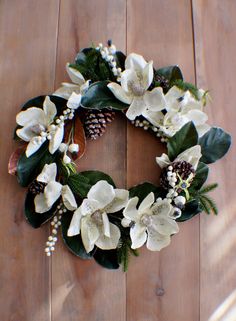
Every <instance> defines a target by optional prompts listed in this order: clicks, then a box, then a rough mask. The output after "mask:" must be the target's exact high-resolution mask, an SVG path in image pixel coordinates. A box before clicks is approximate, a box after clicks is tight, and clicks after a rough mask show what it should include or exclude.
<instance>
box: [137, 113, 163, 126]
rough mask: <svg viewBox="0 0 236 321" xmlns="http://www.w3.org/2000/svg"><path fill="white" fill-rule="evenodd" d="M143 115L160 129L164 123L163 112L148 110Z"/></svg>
mask: <svg viewBox="0 0 236 321" xmlns="http://www.w3.org/2000/svg"><path fill="white" fill-rule="evenodd" d="M142 115H143V117H144V118H146V119H147V120H148V121H149V122H150V123H151V124H152V125H154V126H157V127H159V126H161V124H162V123H163V118H164V114H163V113H162V112H161V111H151V110H148V109H147V110H145V111H144V112H143V113H142Z"/></svg>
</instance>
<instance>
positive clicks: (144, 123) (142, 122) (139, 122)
mask: <svg viewBox="0 0 236 321" xmlns="http://www.w3.org/2000/svg"><path fill="white" fill-rule="evenodd" d="M131 123H132V124H133V125H134V126H135V127H141V128H143V129H144V130H152V131H153V132H154V133H155V134H156V137H160V139H161V142H162V143H166V142H167V141H168V139H167V137H165V136H164V134H163V132H162V131H161V130H160V129H159V128H158V127H156V126H154V125H152V124H151V123H150V122H149V121H148V120H146V119H144V120H141V119H135V120H132V121H131Z"/></svg>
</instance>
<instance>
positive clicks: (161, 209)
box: [152, 200, 173, 215]
mask: <svg viewBox="0 0 236 321" xmlns="http://www.w3.org/2000/svg"><path fill="white" fill-rule="evenodd" d="M172 208H173V207H172V205H171V204H170V203H169V202H168V201H167V200H162V201H161V202H157V203H155V204H154V205H153V207H152V211H153V213H154V215H156V214H158V215H169V214H170V213H171V211H172Z"/></svg>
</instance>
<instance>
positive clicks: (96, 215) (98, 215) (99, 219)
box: [91, 210, 103, 225]
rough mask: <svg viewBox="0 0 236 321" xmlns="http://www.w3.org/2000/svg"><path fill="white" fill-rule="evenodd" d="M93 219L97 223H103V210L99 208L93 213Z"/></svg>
mask: <svg viewBox="0 0 236 321" xmlns="http://www.w3.org/2000/svg"><path fill="white" fill-rule="evenodd" d="M91 217H92V219H93V220H94V222H95V223H96V224H97V225H102V224H103V220H102V213H101V211H99V210H97V211H95V212H94V213H93V214H92V215H91Z"/></svg>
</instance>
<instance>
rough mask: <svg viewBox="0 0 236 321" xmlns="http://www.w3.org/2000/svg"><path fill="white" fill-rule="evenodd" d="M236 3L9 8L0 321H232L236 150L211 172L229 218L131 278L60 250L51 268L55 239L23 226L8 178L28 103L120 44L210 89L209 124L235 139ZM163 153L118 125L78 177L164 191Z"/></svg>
mask: <svg viewBox="0 0 236 321" xmlns="http://www.w3.org/2000/svg"><path fill="white" fill-rule="evenodd" d="M235 20H236V2H235V1H234V0H224V1H221V0H192V1H191V0H178V1H176V0H87V1H83V0H50V1H47V0H40V1H39V0H38V1H37V0H11V1H9V0H8V1H7V0H1V1H0V58H1V59H0V90H1V95H2V106H1V110H2V119H3V122H2V125H1V126H0V150H1V153H0V164H1V166H0V174H1V181H0V184H1V194H0V208H1V210H2V211H1V225H0V233H1V234H0V235H1V242H0V277H1V282H0V284H1V296H0V315H1V317H0V320H3V321H111V320H112V321H235V320H236V260H235V254H236V253H235V252H236V250H235V248H236V225H235V221H236V203H235V172H236V168H235V167H236V165H235V152H236V150H235V146H234V145H233V148H232V149H231V152H230V153H229V155H227V157H226V158H225V160H224V162H219V163H218V164H216V165H214V166H212V167H211V177H210V181H211V182H215V181H217V182H219V183H220V188H219V189H218V191H217V192H215V193H214V197H215V198H216V200H217V202H218V204H219V207H220V215H219V216H218V217H217V218H216V217H213V216H206V215H204V214H202V215H201V216H200V217H196V218H195V219H193V220H192V221H190V222H187V223H184V224H181V226H180V228H181V231H180V233H179V234H178V235H176V236H175V237H174V238H173V240H172V244H171V245H170V246H169V247H168V248H167V249H165V250H163V251H162V252H161V253H150V252H148V251H146V250H145V249H142V251H141V256H140V257H139V258H137V259H133V260H132V262H131V265H130V269H129V272H128V273H127V274H124V273H123V272H122V271H118V272H117V271H115V272H114V271H107V270H104V269H102V268H101V267H99V266H98V265H96V263H94V262H93V261H89V262H84V261H81V260H79V259H77V258H75V257H74V256H73V255H72V254H70V253H69V252H68V251H67V250H66V249H65V248H64V247H63V245H62V244H61V242H59V244H57V250H56V252H55V254H54V255H53V257H52V258H50V259H48V258H46V257H45V256H44V253H43V249H44V242H45V240H46V238H47V235H48V228H47V227H44V228H42V229H39V230H36V231H35V230H32V229H31V228H30V227H29V226H28V225H27V223H26V222H25V221H24V218H23V199H24V190H23V189H21V188H20V187H19V186H18V185H17V182H16V180H15V178H14V177H10V176H9V175H8V174H7V161H8V157H9V155H10V154H11V152H12V150H13V149H14V148H15V146H16V145H15V144H14V143H13V142H12V140H11V137H12V129H13V128H14V124H15V114H16V113H17V112H18V110H19V106H20V104H21V103H23V102H24V101H25V100H27V99H29V98H31V97H33V96H36V95H39V94H43V93H45V94H47V93H50V92H52V91H53V89H54V88H56V87H57V86H59V84H60V82H61V81H64V80H66V79H67V75H66V72H65V68H64V66H65V63H66V62H68V61H71V60H72V59H73V58H74V56H75V54H76V52H77V51H78V50H79V49H81V48H82V47H84V46H88V45H89V44H90V43H91V42H92V41H93V42H94V43H98V42H103V43H105V42H106V40H107V39H109V38H112V39H113V41H114V43H115V44H116V45H117V47H118V48H120V49H121V50H123V51H124V52H132V51H135V52H137V53H140V54H143V55H144V56H145V57H146V59H147V60H150V59H153V60H154V63H155V65H156V66H164V65H169V64H175V63H177V64H179V65H180V67H181V69H182V70H183V72H184V74H185V77H186V79H187V80H188V81H192V82H194V81H196V82H197V84H198V86H202V87H205V88H209V89H210V91H211V95H212V97H213V101H212V103H211V104H210V106H209V111H208V113H209V115H210V117H209V118H210V123H212V124H217V125H219V126H222V127H224V128H225V129H226V130H227V131H229V132H231V133H232V134H234V137H235V133H236V129H235V124H234V123H235V119H234V117H236V112H235V107H234V105H235V100H234V91H235V89H234V85H235V72H236V54H235V53H236V52H235V49H236V46H235V43H236V26H235ZM163 151H164V148H163V146H162V145H161V143H159V142H157V141H156V140H155V139H154V138H153V137H150V135H148V134H147V133H146V132H143V131H142V130H139V129H135V128H133V127H132V126H130V125H127V124H126V120H125V119H124V118H122V117H117V119H116V120H115V121H114V123H113V124H112V126H110V128H109V129H108V130H107V132H106V134H105V135H104V136H103V137H102V138H101V139H100V140H98V141H96V142H89V144H88V146H87V153H86V156H85V157H84V158H83V160H82V161H81V162H80V163H79V164H78V169H79V170H84V169H98V170H103V171H105V172H107V173H109V174H110V175H111V176H112V177H113V178H114V180H115V181H116V183H117V185H118V186H119V187H124V186H127V187H129V186H132V185H134V184H137V183H139V182H141V181H144V180H150V181H152V182H154V183H157V182H158V176H159V173H160V172H159V170H158V167H157V166H156V164H155V161H154V157H155V156H157V155H159V154H161V152H163Z"/></svg>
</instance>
